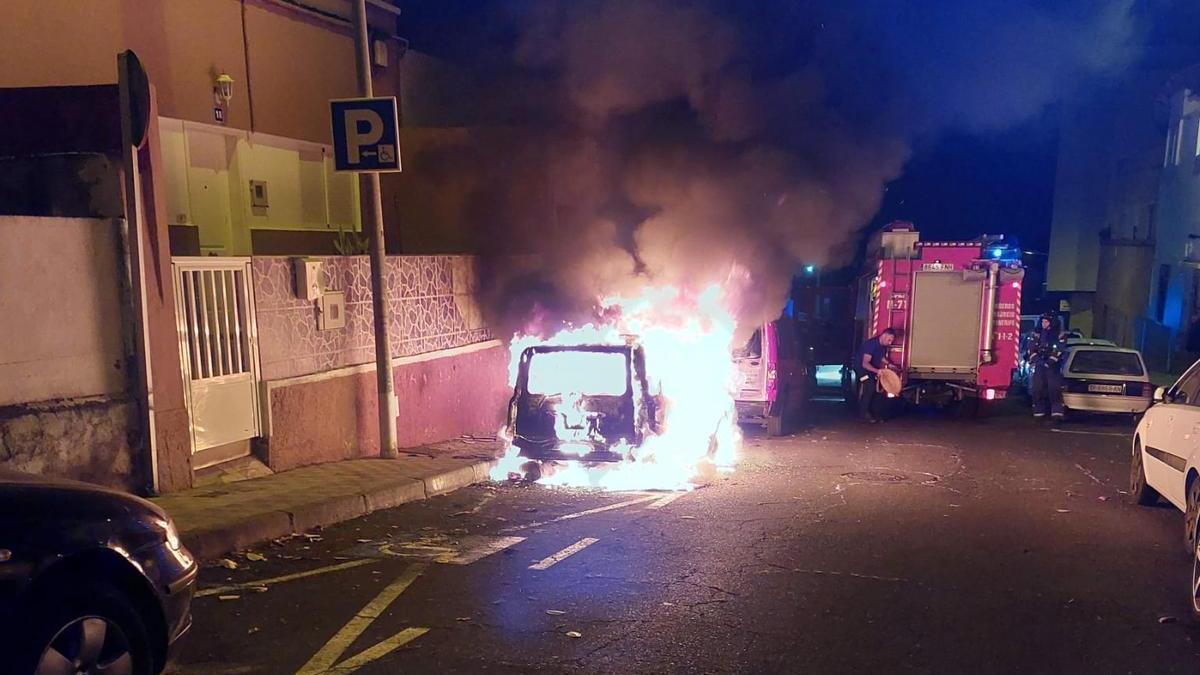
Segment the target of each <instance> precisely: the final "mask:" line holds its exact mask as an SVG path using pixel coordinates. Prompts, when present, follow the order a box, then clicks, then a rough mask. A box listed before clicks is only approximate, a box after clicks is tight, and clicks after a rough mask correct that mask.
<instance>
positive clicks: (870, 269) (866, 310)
mask: <svg viewBox="0 0 1200 675" xmlns="http://www.w3.org/2000/svg"><path fill="white" fill-rule="evenodd" d="M868 259H869V263H868V266H867V271H866V273H865V274H864V275H863V276H862V277H861V278H860V280H859V302H858V316H857V319H858V322H859V323H860V325H861V326H862V332H861V333H860V335H859V344H861V341H862V340H866V339H868V338H870V337H872V336H875V335H878V334H879V333H880V332H881V331H883V330H884V329H885V328H889V327H891V328H894V329H896V331H897V333H898V335H897V339H896V341H895V342H894V343H893V344H892V346H891V348H890V351H889V353H888V360H889V361H890V362H891V363H892V364H894V365H895V366H896V369H897V371H898V372H899V374H900V378H901V381H902V383H903V388H902V392H901V394H900V395H901V396H902V397H903V398H905V399H907V400H909V401H911V402H913V403H916V404H929V405H935V406H939V407H940V406H945V405H949V404H952V403H966V404H968V405H967V407H968V408H970V409H971V410H973V411H974V410H976V408H975V407H974V404H976V403H978V402H979V401H992V400H998V399H1003V398H1005V397H1006V396H1007V394H1008V389H1009V386H1010V385H1011V383H1012V377H1013V371H1014V369H1015V368H1016V367H1017V361H1018V356H1019V355H1018V350H1019V345H1020V314H1021V285H1022V282H1023V279H1024V276H1025V271H1024V268H1023V267H1022V265H1021V258H1020V251H1019V250H1017V251H1013V250H1010V249H1009V247H1007V246H1005V244H1004V242H1003V237H1001V236H983V237H980V238H979V239H977V240H975V241H957V242H924V241H921V240H920V234H919V233H918V232H917V229H916V227H914V226H913V224H912V223H909V222H904V221H897V222H894V223H891V224H889V225H888V226H886V227H885V228H884V229H883V230H882V231H881V232H879V233H878V234H877V235H876V237H875V238H874V239H873V240H872V243H871V247H870V249H869V250H868Z"/></svg>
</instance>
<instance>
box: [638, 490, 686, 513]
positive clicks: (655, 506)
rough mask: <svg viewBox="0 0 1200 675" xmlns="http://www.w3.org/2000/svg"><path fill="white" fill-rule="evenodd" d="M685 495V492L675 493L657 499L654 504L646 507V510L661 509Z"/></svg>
mask: <svg viewBox="0 0 1200 675" xmlns="http://www.w3.org/2000/svg"><path fill="white" fill-rule="evenodd" d="M686 494H687V493H686V492H675V493H673V494H669V495H667V496H665V497H662V498H661V499H658V500H657V501H655V502H654V503H652V504H649V505H647V506H646V508H648V509H661V508H662V507H664V506H666V505H667V504H670V503H671V502H673V501H675V500H676V499H679V498H680V497H682V496H684V495H686Z"/></svg>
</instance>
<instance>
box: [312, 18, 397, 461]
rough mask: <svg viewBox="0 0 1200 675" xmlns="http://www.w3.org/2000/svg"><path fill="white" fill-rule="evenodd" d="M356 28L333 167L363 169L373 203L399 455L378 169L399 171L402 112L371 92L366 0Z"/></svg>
mask: <svg viewBox="0 0 1200 675" xmlns="http://www.w3.org/2000/svg"><path fill="white" fill-rule="evenodd" d="M354 28H355V30H354V56H355V61H356V62H357V65H358V93H359V96H361V97H362V98H358V99H346V100H335V101H330V104H329V108H330V114H331V117H332V123H333V156H334V168H335V169H336V170H338V171H356V172H360V173H362V174H363V176H362V185H363V187H364V190H363V191H364V192H365V193H366V199H367V203H368V204H369V205H370V207H371V208H370V209H369V210H368V211H367V213H368V214H370V215H369V217H367V218H366V219H365V220H366V221H367V222H368V223H369V224H370V226H371V237H370V242H371V250H370V253H371V306H372V309H373V310H374V311H373V314H374V318H375V376H376V381H377V382H376V383H377V389H378V391H379V454H380V456H382V457H387V458H394V457H396V456H397V454H398V453H397V448H396V418H397V417H398V416H399V415H400V406H399V402H398V401H397V400H396V385H395V382H394V381H393V379H392V354H391V344H392V342H391V339H390V338H389V332H390V331H389V330H388V321H387V297H386V295H385V294H386V293H387V288H386V287H385V286H384V283H383V276H384V275H383V266H384V264H385V258H384V254H385V251H386V249H385V248H384V238H383V199H382V194H381V192H380V187H379V172H380V171H399V170H400V131H399V124H398V122H399V116H398V115H397V114H396V99H395V98H394V97H386V98H374V97H373V92H372V87H371V55H370V53H369V52H368V49H369V48H370V44H369V41H368V38H367V3H366V0H355V2H354Z"/></svg>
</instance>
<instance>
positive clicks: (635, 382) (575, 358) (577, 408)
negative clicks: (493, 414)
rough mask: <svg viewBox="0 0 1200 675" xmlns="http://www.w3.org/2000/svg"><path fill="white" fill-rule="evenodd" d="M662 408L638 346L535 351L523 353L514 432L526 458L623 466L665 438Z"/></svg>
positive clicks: (512, 422) (514, 405)
mask: <svg viewBox="0 0 1200 675" xmlns="http://www.w3.org/2000/svg"><path fill="white" fill-rule="evenodd" d="M659 403H660V402H659V401H658V400H657V398H656V397H655V396H653V395H652V394H651V393H650V392H649V391H648V386H647V380H646V360H645V355H644V353H643V351H642V348H641V347H639V346H636V345H569V346H560V345H555V346H538V347H529V348H528V349H526V350H525V351H524V352H522V353H521V362H520V365H519V369H518V371H517V383H516V387H515V389H514V391H513V397H512V401H511V403H510V405H509V416H508V424H509V431H510V433H511V434H512V436H513V445H515V446H517V448H519V449H520V451H521V456H522V457H529V458H530V459H537V460H568V459H579V460H583V461H587V462H617V461H621V460H623V459H627V457H626V453H627V452H628V449H631V448H635V447H637V446H639V445H641V443H642V441H643V440H644V439H645V437H646V435H647V434H651V433H655V432H657V431H658V425H659V422H660V421H661V420H660V416H659V409H660V405H659Z"/></svg>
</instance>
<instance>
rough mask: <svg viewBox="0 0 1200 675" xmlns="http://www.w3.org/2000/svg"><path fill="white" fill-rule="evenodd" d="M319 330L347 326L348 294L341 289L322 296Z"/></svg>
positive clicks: (318, 320) (318, 316)
mask: <svg viewBox="0 0 1200 675" xmlns="http://www.w3.org/2000/svg"><path fill="white" fill-rule="evenodd" d="M318 306H319V310H320V311H319V314H318V315H317V330H333V329H335V328H345V327H346V294H345V293H343V292H341V291H334V292H329V293H326V294H324V295H322V296H321V301H320V302H319V303H318Z"/></svg>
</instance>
